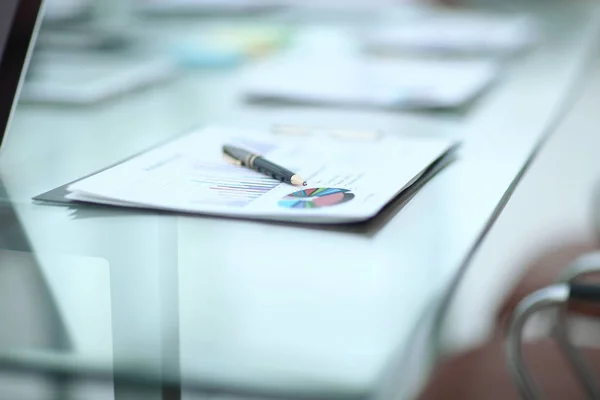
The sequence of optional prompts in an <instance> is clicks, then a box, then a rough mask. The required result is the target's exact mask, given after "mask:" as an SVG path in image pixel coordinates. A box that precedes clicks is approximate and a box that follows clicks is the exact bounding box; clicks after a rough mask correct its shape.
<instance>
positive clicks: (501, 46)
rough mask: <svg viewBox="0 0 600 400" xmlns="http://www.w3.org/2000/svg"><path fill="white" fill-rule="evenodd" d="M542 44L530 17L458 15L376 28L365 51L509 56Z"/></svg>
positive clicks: (370, 34) (451, 14)
mask: <svg viewBox="0 0 600 400" xmlns="http://www.w3.org/2000/svg"><path fill="white" fill-rule="evenodd" d="M538 40H539V32H538V28H537V26H536V24H535V23H534V21H533V20H532V19H531V18H529V17H527V16H523V15H510V16H505V15H497V14H478V13H467V12H455V13H449V14H439V15H433V16H429V17H426V18H420V19H417V20H415V21H414V22H409V23H403V24H401V25H399V26H385V27H379V28H376V29H374V30H373V31H372V32H370V33H369V34H367V35H366V38H365V47H366V48H367V49H371V50H376V51H384V52H394V51H403V50H410V51H421V52H440V53H486V54H490V55H505V54H512V53H515V52H518V51H521V50H523V49H525V48H528V47H530V46H532V45H534V44H535V43H536V42H537V41H538Z"/></svg>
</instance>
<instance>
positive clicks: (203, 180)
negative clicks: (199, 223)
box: [190, 163, 281, 207]
mask: <svg viewBox="0 0 600 400" xmlns="http://www.w3.org/2000/svg"><path fill="white" fill-rule="evenodd" d="M190 181H191V182H192V183H193V184H194V185H197V189H198V190H197V193H201V194H202V196H201V198H198V199H197V200H196V202H197V203H202V204H214V205H225V206H231V207H245V206H247V205H248V204H250V203H251V202H253V201H254V200H256V199H258V198H259V197H261V196H262V195H264V194H266V193H268V192H269V191H270V190H272V189H275V188H276V187H277V186H279V185H280V184H281V182H279V181H277V180H275V179H272V178H269V177H267V176H264V175H261V174H259V173H257V172H254V171H250V170H246V169H244V168H240V167H237V166H230V165H226V164H212V163H196V165H195V171H194V173H193V174H192V175H191V176H190Z"/></svg>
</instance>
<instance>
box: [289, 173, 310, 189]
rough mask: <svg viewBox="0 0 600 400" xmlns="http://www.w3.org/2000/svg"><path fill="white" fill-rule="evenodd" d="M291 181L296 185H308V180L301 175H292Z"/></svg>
mask: <svg viewBox="0 0 600 400" xmlns="http://www.w3.org/2000/svg"><path fill="white" fill-rule="evenodd" d="M290 183H291V184H292V185H296V186H306V185H307V183H306V181H305V180H304V179H303V178H302V177H300V176H299V175H294V176H292V179H290Z"/></svg>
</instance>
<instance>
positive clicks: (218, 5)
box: [137, 0, 283, 14]
mask: <svg viewBox="0 0 600 400" xmlns="http://www.w3.org/2000/svg"><path fill="white" fill-rule="evenodd" d="M137 1H138V2H139V7H140V8H141V9H142V10H143V11H146V12H150V13H166V14H169V13H188V12H192V13H239V12H242V13H243V12H249V11H261V10H268V9H272V8H278V7H282V6H283V2H282V1H278V0H137Z"/></svg>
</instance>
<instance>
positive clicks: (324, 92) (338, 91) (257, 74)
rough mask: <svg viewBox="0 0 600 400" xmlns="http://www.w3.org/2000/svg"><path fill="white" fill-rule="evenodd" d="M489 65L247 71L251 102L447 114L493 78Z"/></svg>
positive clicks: (303, 66)
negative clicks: (426, 110) (431, 110)
mask: <svg viewBox="0 0 600 400" xmlns="http://www.w3.org/2000/svg"><path fill="white" fill-rule="evenodd" d="M498 72H499V69H498V66H497V64H496V63H495V62H493V61H489V60H391V59H373V58H365V57H358V56H357V57H349V56H348V57H338V58H333V57H332V58H322V57H318V58H317V57H315V58H310V57H306V56H305V55H302V56H292V55H288V56H284V57H279V58H276V59H273V60H269V61H268V62H264V63H261V64H258V65H256V66H253V67H249V68H248V70H247V71H246V72H245V74H244V76H243V78H242V83H241V85H242V91H243V93H244V94H245V96H246V97H247V98H248V99H250V100H275V101H285V102H292V103H312V104H321V105H326V104H332V105H352V106H367V107H383V108H400V109H411V108H449V107H459V106H462V105H464V104H465V103H467V102H469V101H470V100H472V99H473V98H474V97H476V96H477V95H478V94H479V93H481V92H482V91H483V90H484V89H485V88H486V87H488V86H489V85H490V84H491V83H492V82H493V81H494V79H495V78H496V77H497V76H498Z"/></svg>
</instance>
